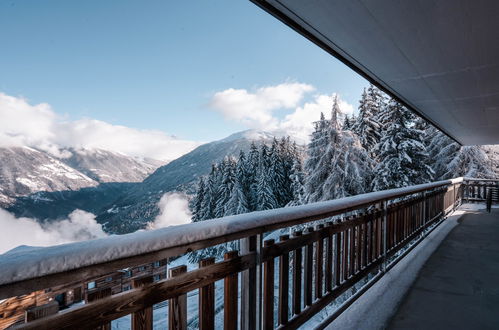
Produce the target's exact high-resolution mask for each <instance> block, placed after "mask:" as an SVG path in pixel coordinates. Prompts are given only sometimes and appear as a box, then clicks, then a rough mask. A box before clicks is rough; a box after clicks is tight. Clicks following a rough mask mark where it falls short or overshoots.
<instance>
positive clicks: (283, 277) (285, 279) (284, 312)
mask: <svg viewBox="0 0 499 330" xmlns="http://www.w3.org/2000/svg"><path fill="white" fill-rule="evenodd" d="M287 240H289V235H282V236H281V237H280V238H279V241H280V242H285V241H287ZM288 313H289V254H288V253H284V254H282V255H281V256H280V257H279V314H278V317H279V324H280V325H285V324H286V323H288Z"/></svg>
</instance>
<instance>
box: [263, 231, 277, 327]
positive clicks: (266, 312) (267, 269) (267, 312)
mask: <svg viewBox="0 0 499 330" xmlns="http://www.w3.org/2000/svg"><path fill="white" fill-rule="evenodd" d="M274 243H275V242H274V240H273V239H269V240H267V241H264V242H263V247H269V246H272V245H274ZM273 328H274V258H270V259H269V260H267V261H265V263H264V265H263V329H264V330H269V329H273Z"/></svg>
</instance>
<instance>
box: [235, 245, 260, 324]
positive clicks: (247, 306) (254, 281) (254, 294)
mask: <svg viewBox="0 0 499 330" xmlns="http://www.w3.org/2000/svg"><path fill="white" fill-rule="evenodd" d="M240 246H241V254H243V255H244V254H248V253H250V252H255V254H256V266H255V267H251V268H249V269H247V270H245V271H243V272H242V273H241V329H243V330H253V329H255V330H259V329H260V328H261V317H260V315H261V313H260V310H261V301H262V300H261V297H262V295H261V292H262V291H261V290H262V289H261V283H262V282H261V248H262V236H261V235H255V236H250V237H246V238H243V239H241V240H240Z"/></svg>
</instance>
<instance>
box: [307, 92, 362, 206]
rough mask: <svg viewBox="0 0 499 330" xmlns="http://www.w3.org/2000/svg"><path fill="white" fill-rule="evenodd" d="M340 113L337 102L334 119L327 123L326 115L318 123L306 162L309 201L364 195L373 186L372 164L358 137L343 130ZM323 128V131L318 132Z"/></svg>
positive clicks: (332, 114)
mask: <svg viewBox="0 0 499 330" xmlns="http://www.w3.org/2000/svg"><path fill="white" fill-rule="evenodd" d="M338 113H339V107H338V102H337V99H335V100H334V102H333V108H332V110H331V120H329V121H326V120H325V119H324V117H323V116H322V117H321V120H320V122H319V123H317V124H316V132H314V135H313V136H312V141H311V143H310V145H309V149H308V151H309V153H308V155H309V159H308V160H307V162H306V165H307V168H306V170H307V173H308V175H307V177H306V179H305V193H306V200H307V202H316V201H321V200H329V199H335V198H341V197H344V196H349V195H356V194H360V193H363V192H365V191H366V187H368V185H369V183H370V180H371V177H372V174H371V173H372V161H371V159H370V158H369V156H368V154H367V152H366V151H365V149H364V148H363V147H362V146H361V144H360V142H359V140H358V138H357V136H356V135H355V134H354V133H352V132H351V131H342V130H341V126H340V125H339V122H338ZM323 127H325V128H324V129H322V130H319V129H318V128H323ZM316 137H317V138H316ZM315 153H316V154H315ZM311 157H317V160H315V159H314V160H313V161H311Z"/></svg>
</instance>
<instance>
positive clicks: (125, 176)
mask: <svg viewBox="0 0 499 330" xmlns="http://www.w3.org/2000/svg"><path fill="white" fill-rule="evenodd" d="M67 151H69V152H70V153H71V156H70V157H68V158H65V159H62V161H63V162H64V163H66V164H67V165H69V166H71V167H72V168H75V169H77V170H78V171H80V172H81V173H83V174H85V175H86V176H88V177H89V178H92V179H94V180H95V181H97V182H140V181H142V180H144V179H145V178H146V177H147V176H148V175H149V174H151V173H152V172H154V170H156V169H157V168H158V167H159V166H161V165H164V162H161V161H158V160H154V159H137V158H133V157H130V156H127V155H124V154H121V153H117V152H112V151H108V150H102V149H73V148H70V149H67Z"/></svg>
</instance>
